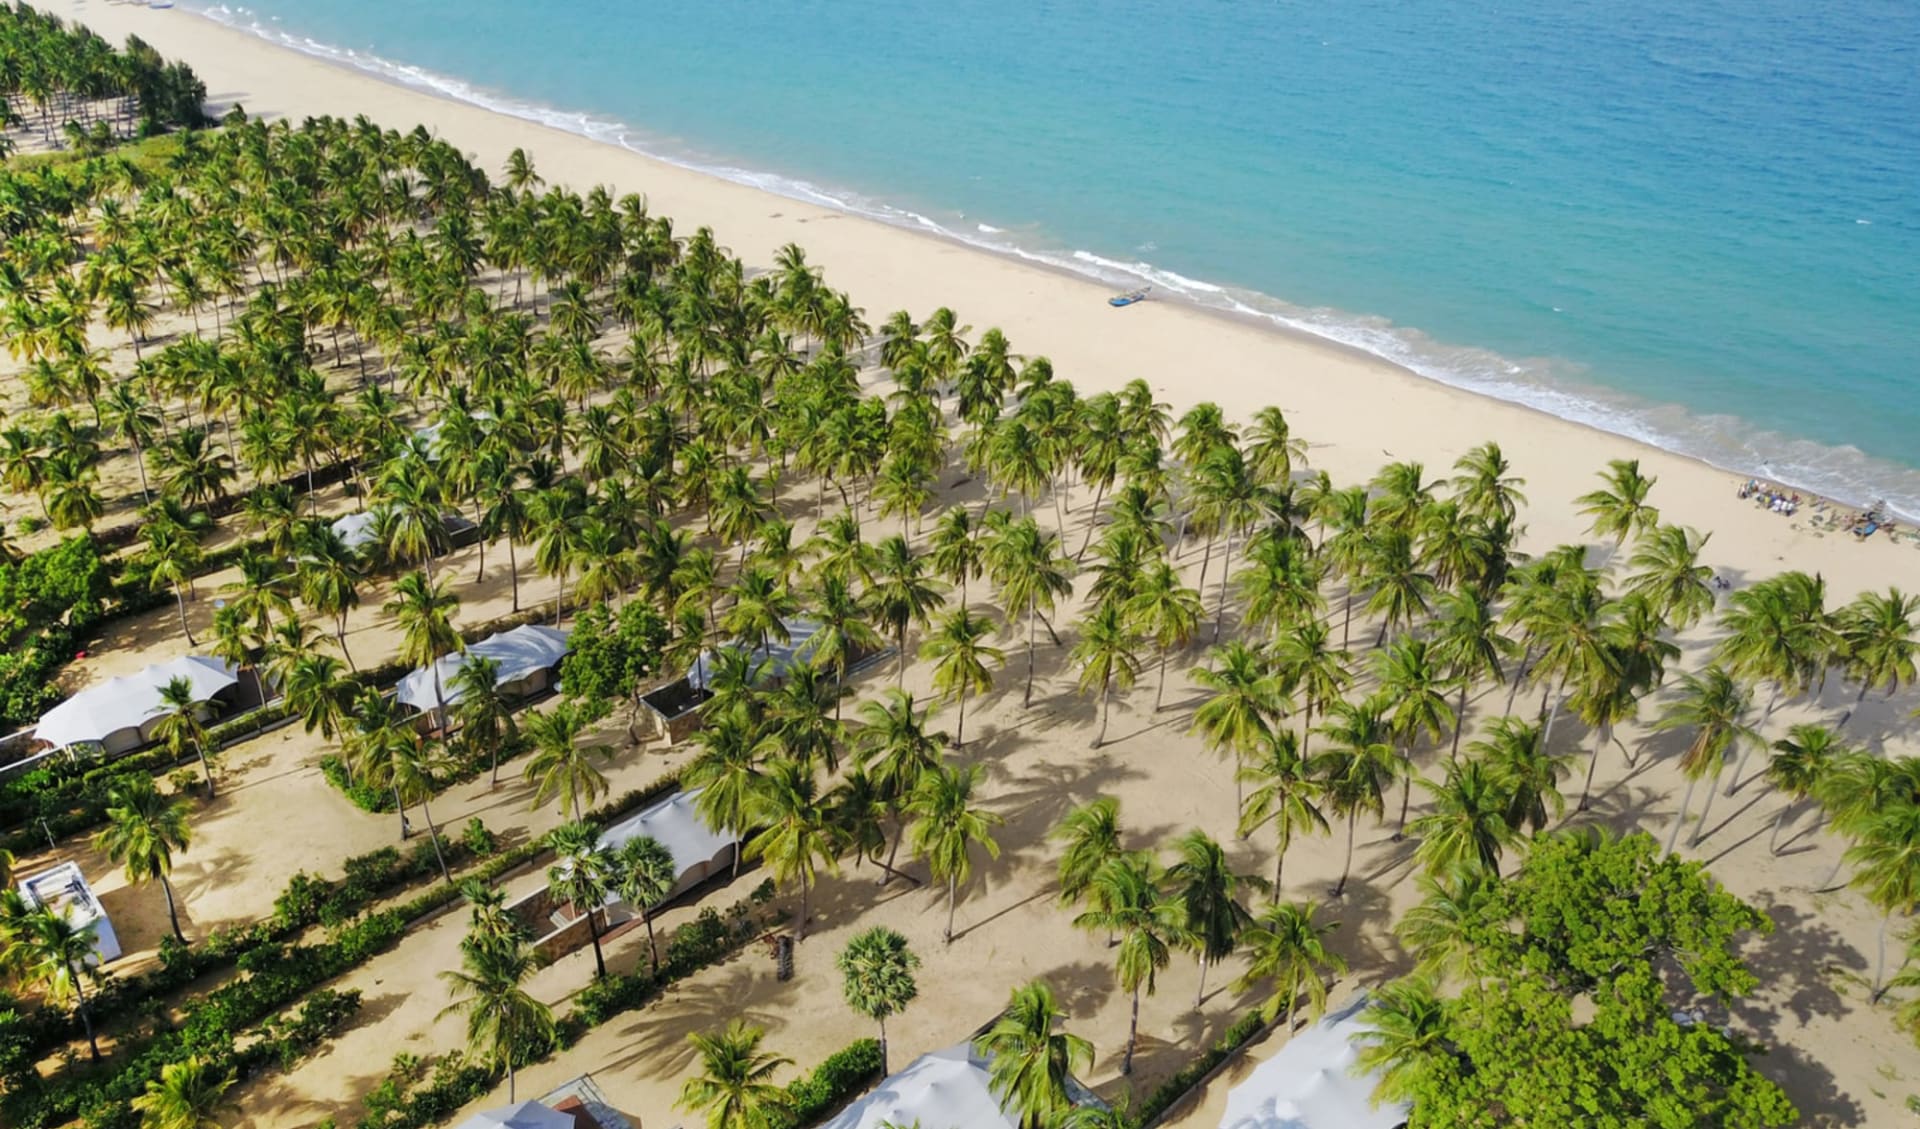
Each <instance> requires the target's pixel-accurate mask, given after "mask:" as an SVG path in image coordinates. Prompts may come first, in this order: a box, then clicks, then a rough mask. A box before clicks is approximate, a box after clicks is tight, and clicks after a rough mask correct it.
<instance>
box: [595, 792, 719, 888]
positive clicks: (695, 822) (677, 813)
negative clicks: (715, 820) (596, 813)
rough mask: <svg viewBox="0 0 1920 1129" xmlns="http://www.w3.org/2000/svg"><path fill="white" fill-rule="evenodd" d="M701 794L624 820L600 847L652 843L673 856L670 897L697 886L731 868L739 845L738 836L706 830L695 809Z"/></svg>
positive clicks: (682, 795) (683, 795) (675, 798)
mask: <svg viewBox="0 0 1920 1129" xmlns="http://www.w3.org/2000/svg"><path fill="white" fill-rule="evenodd" d="M700 792H701V789H698V788H695V789H694V790H693V791H691V792H676V793H674V794H673V795H672V796H669V797H667V798H666V799H665V800H662V801H661V802H659V803H657V804H655V805H653V806H652V807H650V808H647V809H646V810H645V811H642V812H640V813H638V814H636V815H633V816H630V817H628V818H626V819H623V820H621V821H620V822H619V823H616V824H614V825H613V826H612V827H609V828H607V829H606V830H605V831H604V832H602V833H601V835H600V844H601V846H602V847H604V848H605V849H606V850H609V851H617V850H619V849H620V848H621V847H624V846H626V845H627V843H629V842H631V841H632V840H634V839H640V838H647V839H653V840H655V841H657V842H658V843H659V844H660V845H661V846H663V847H665V848H666V849H667V851H668V853H669V854H671V855H673V870H674V884H673V890H672V892H671V893H669V894H668V897H671V896H673V894H677V893H679V892H680V891H682V890H685V889H688V888H689V887H692V886H694V885H697V884H698V883H700V882H702V881H704V880H705V879H706V878H707V877H708V876H709V875H711V874H712V873H714V871H715V870H717V869H719V868H720V867H722V866H725V865H727V864H729V863H730V862H731V861H732V858H733V850H734V848H735V847H736V846H737V845H738V844H739V842H740V840H739V838H738V837H737V836H734V835H729V834H727V833H726V832H724V831H715V830H714V829H713V828H711V827H709V826H707V821H706V820H705V819H703V818H701V816H700V813H699V812H698V811H696V810H695V809H694V806H693V801H694V800H695V798H696V797H698V796H699V795H700ZM615 900H617V899H615ZM636 908H639V907H636Z"/></svg>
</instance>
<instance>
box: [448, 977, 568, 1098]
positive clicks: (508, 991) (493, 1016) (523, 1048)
mask: <svg viewBox="0 0 1920 1129" xmlns="http://www.w3.org/2000/svg"><path fill="white" fill-rule="evenodd" d="M537 968H539V962H538V961H537V960H536V959H535V957H534V954H533V951H532V950H531V949H529V948H527V947H526V945H524V944H522V943H520V942H519V941H517V940H516V941H515V942H514V943H513V944H511V945H498V944H493V945H475V946H471V947H467V948H465V949H464V951H463V953H462V958H461V967H459V968H457V969H445V970H443V971H442V972H441V973H440V979H441V980H444V981H445V982H446V984H447V995H448V996H449V997H450V998H451V999H452V1001H453V1002H452V1003H450V1004H448V1005H447V1006H446V1007H445V1008H444V1009H442V1010H441V1012H440V1017H441V1018H444V1017H446V1016H449V1015H459V1016H463V1017H465V1019H466V1021H467V1048H466V1054H467V1061H468V1062H474V1063H479V1064H481V1065H483V1066H488V1067H495V1068H504V1069H505V1070H506V1072H507V1101H508V1102H509V1103H511V1102H512V1101H513V1100H514V1082H515V1078H514V1067H515V1066H516V1065H517V1064H518V1062H519V1060H520V1059H521V1057H522V1056H532V1055H536V1054H538V1053H540V1052H542V1051H545V1050H546V1049H547V1048H549V1047H551V1046H552V1045H553V1039H554V1033H555V1025H554V1021H553V1010H552V1009H551V1008H549V1007H548V1006H547V1005H546V1004H544V1003H542V1002H540V1001H539V1000H537V999H535V998H534V997H533V996H532V995H531V994H530V993H528V992H527V990H526V987H525V984H526V982H527V978H528V977H529V976H532V975H533V973H534V971H535V970H536V969H537Z"/></svg>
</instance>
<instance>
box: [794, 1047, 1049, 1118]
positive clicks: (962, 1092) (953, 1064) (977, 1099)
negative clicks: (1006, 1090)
mask: <svg viewBox="0 0 1920 1129" xmlns="http://www.w3.org/2000/svg"><path fill="white" fill-rule="evenodd" d="M882 1124H891V1125H896V1126H897V1125H919V1126H920V1129H1018V1127H1019V1122H1018V1121H1017V1120H1016V1119H1015V1118H1013V1117H1012V1116H1010V1115H1008V1114H1007V1113H1006V1112H1005V1111H1004V1110H1002V1109H1001V1108H1000V1101H999V1099H997V1098H995V1097H994V1096H993V1091H992V1090H991V1089H989V1088H988V1085H987V1065H986V1062H985V1060H983V1059H981V1058H980V1057H979V1056H977V1055H975V1054H974V1053H973V1048H972V1047H971V1046H970V1045H969V1044H967V1043H960V1044H957V1045H955V1046H951V1047H948V1048H946V1049H945V1050H940V1051H933V1052H931V1053H929V1054H924V1055H921V1056H920V1057H919V1058H916V1059H914V1060H913V1061H912V1062H911V1063H909V1064H908V1065H907V1067H906V1069H904V1070H902V1071H900V1072H898V1073H896V1074H891V1075H888V1076H887V1077H886V1078H885V1079H884V1080H883V1081H881V1083H880V1084H879V1085H878V1086H876V1087H874V1088H873V1090H872V1091H870V1092H869V1093H868V1094H867V1096H866V1097H863V1098H861V1099H860V1100H859V1101H857V1102H855V1103H853V1104H852V1105H850V1106H848V1107H847V1108H846V1109H844V1110H842V1111H840V1116H838V1117H836V1118H834V1119H833V1120H832V1121H829V1122H826V1123H825V1124H824V1125H822V1126H821V1129H878V1127H879V1126H880V1125H882Z"/></svg>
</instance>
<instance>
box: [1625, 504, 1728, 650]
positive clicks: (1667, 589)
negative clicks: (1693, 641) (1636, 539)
mask: <svg viewBox="0 0 1920 1129" xmlns="http://www.w3.org/2000/svg"><path fill="white" fill-rule="evenodd" d="M1712 539H1713V534H1711V533H1705V534H1702V533H1696V532H1695V531H1694V530H1692V529H1689V528H1687V527H1686V526H1681V525H1657V526H1654V527H1653V529H1652V531H1651V532H1650V533H1649V534H1648V535H1647V536H1646V537H1644V538H1643V539H1641V541H1640V543H1639V544H1638V545H1635V546H1634V549H1633V556H1632V557H1630V558H1628V561H1627V563H1628V564H1629V565H1630V566H1631V567H1632V568H1633V570H1634V571H1633V575H1631V576H1629V577H1628V578H1627V583H1626V591H1627V592H1628V593H1629V594H1637V595H1640V596H1643V597H1645V598H1646V600H1647V602H1648V603H1649V604H1651V605H1652V606H1653V608H1654V610H1655V611H1657V612H1658V613H1659V614H1660V616H1661V618H1662V619H1664V620H1666V622H1667V623H1668V624H1669V625H1671V626H1672V627H1673V629H1674V630H1675V631H1685V630H1686V629H1687V628H1689V627H1692V626H1693V625H1694V624H1696V623H1698V622H1700V620H1701V618H1702V617H1703V616H1705V615H1706V614H1707V613H1708V612H1710V611H1712V610H1713V586H1712V582H1713V570H1712V569H1711V568H1708V567H1707V566H1706V565H1703V564H1701V563H1700V550H1702V549H1704V548H1706V546H1707V542H1708V541H1710V540H1712Z"/></svg>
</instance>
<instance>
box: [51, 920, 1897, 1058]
mask: <svg viewBox="0 0 1920 1129" xmlns="http://www.w3.org/2000/svg"><path fill="white" fill-rule="evenodd" d="M1883 940H1884V935H1883ZM1885 951H1886V946H1885V944H1882V945H1881V952H1882V953H1884V952H1885ZM1882 959H1883V960H1884V957H1883V958H1882ZM66 965H67V979H69V980H71V981H73V993H74V995H75V996H76V997H78V998H79V1001H80V1009H79V1010H80V1022H81V1024H82V1025H83V1026H84V1027H86V1029H87V1049H88V1050H89V1051H92V1052H93V1061H95V1062H99V1061H100V1040H99V1039H98V1038H96V1037H95V1036H94V1033H93V1005H92V1004H90V1003H88V1002H87V990H86V988H85V987H83V986H82V985H81V983H80V974H79V973H78V972H75V971H74V968H73V962H72V961H67V962H66Z"/></svg>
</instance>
